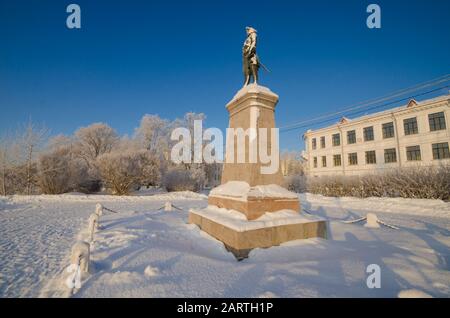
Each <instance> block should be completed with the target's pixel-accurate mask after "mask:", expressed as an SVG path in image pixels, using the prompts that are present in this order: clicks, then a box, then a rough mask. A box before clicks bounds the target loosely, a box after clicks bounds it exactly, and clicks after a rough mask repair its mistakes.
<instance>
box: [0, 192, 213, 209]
mask: <svg viewBox="0 0 450 318" xmlns="http://www.w3.org/2000/svg"><path fill="white" fill-rule="evenodd" d="M206 198H207V196H206V195H204V194H202V193H195V192H191V191H180V192H167V193H161V194H155V195H129V196H116V195H106V194H82V193H66V194H58V195H45V194H42V195H36V196H22V195H14V196H12V197H11V202H14V203H29V202H62V201H64V202H124V203H136V202H148V201H160V200H204V199H206ZM1 204H2V203H0V207H1Z"/></svg>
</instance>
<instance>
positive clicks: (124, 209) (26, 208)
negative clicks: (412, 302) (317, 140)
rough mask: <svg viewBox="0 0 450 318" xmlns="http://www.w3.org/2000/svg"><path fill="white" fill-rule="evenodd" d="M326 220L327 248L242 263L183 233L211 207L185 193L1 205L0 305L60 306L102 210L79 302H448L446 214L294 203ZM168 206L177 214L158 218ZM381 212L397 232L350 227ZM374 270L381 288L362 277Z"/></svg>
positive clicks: (425, 204) (296, 247) (288, 247)
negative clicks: (192, 211)
mask: <svg viewBox="0 0 450 318" xmlns="http://www.w3.org/2000/svg"><path fill="white" fill-rule="evenodd" d="M300 200H301V203H302V208H303V209H304V210H305V211H308V212H309V213H312V214H316V215H319V216H322V217H325V218H327V219H328V220H329V232H328V234H329V238H328V240H323V239H310V240H299V241H293V242H289V243H285V244H283V245H282V246H278V247H273V248H270V249H256V250H254V251H252V252H251V254H250V257H249V258H248V259H245V260H243V261H241V262H237V261H236V260H235V258H234V257H233V256H232V254H230V253H228V252H227V251H226V250H225V248H224V247H223V245H222V244H221V243H220V242H218V241H216V240H214V239H213V238H211V237H209V236H208V235H206V234H204V233H203V232H201V231H199V230H198V228H197V227H196V226H193V225H189V224H187V217H188V210H189V208H202V207H206V205H207V201H206V196H204V195H199V194H194V193H189V192H184V193H172V194H156V195H146V196H142V195H141V196H129V197H114V196H106V195H79V194H67V195H60V196H32V197H26V196H14V197H10V198H5V197H0V234H1V236H0V297H36V296H44V297H45V296H49V297H56V296H59V297H64V296H69V295H70V291H69V290H68V288H67V287H66V286H65V285H64V279H63V278H64V277H65V275H67V274H66V273H65V271H64V270H65V268H66V267H67V266H68V265H69V254H70V248H71V246H72V244H73V243H74V242H75V241H76V239H77V238H78V239H79V238H86V235H87V233H86V228H87V221H88V217H89V214H91V213H92V212H93V211H94V209H95V204H96V203H97V202H99V203H102V204H103V205H104V206H105V207H107V208H110V209H112V210H115V211H119V212H120V213H119V214H113V213H107V212H106V213H105V215H103V217H102V218H101V227H102V228H101V229H100V230H99V231H98V232H97V233H96V235H95V241H94V243H93V246H92V255H91V257H92V265H93V266H92V267H93V268H92V273H91V275H90V276H89V277H88V278H87V280H85V281H83V285H82V287H81V289H79V290H78V291H76V293H75V294H74V295H73V296H74V297H316V296H319V297H338V296H341V297H380V296H383V297H398V296H399V295H400V296H401V297H408V296H422V297H423V296H426V295H431V296H433V297H449V296H450V271H449V270H450V203H446V202H442V201H437V200H416V199H386V198H369V199H355V198H328V197H323V196H319V195H311V194H302V195H300ZM166 201H171V202H172V203H173V204H174V205H175V206H177V207H180V208H182V209H183V211H177V210H175V211H173V212H165V211H164V210H158V209H159V208H160V207H161V206H163V205H164V203H165V202H166ZM369 212H372V213H376V214H377V216H378V218H380V219H381V220H383V221H385V222H387V223H389V224H393V225H396V226H398V227H399V228H400V229H399V230H395V229H391V228H387V227H381V228H379V229H370V228H366V227H364V226H363V224H364V222H362V223H356V224H345V223H342V222H341V221H342V220H350V219H356V218H359V217H361V216H365V215H366V214H367V213H369ZM369 264H378V265H379V266H380V268H381V288H380V289H369V288H367V286H366V278H367V275H368V274H367V273H366V268H367V266H368V265H369Z"/></svg>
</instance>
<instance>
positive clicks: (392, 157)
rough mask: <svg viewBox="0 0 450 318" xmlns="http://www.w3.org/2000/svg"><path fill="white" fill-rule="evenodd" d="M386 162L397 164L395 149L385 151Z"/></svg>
mask: <svg viewBox="0 0 450 318" xmlns="http://www.w3.org/2000/svg"><path fill="white" fill-rule="evenodd" d="M384 162H385V163H392V162H397V152H396V151H395V148H390V149H384Z"/></svg>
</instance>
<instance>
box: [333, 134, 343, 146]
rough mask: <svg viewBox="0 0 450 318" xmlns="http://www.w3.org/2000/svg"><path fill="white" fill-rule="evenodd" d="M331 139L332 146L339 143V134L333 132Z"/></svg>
mask: <svg viewBox="0 0 450 318" xmlns="http://www.w3.org/2000/svg"><path fill="white" fill-rule="evenodd" d="M332 140H333V147H336V146H340V145H341V135H340V134H334V135H333V137H332Z"/></svg>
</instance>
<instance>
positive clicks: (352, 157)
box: [348, 152, 358, 166]
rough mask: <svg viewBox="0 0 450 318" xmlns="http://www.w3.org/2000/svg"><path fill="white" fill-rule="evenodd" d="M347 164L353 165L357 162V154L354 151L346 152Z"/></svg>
mask: <svg viewBox="0 0 450 318" xmlns="http://www.w3.org/2000/svg"><path fill="white" fill-rule="evenodd" d="M348 164H349V165H350V166H354V165H357V164H358V154H357V153H356V152H353V153H349V154H348Z"/></svg>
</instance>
